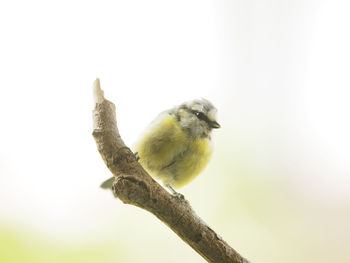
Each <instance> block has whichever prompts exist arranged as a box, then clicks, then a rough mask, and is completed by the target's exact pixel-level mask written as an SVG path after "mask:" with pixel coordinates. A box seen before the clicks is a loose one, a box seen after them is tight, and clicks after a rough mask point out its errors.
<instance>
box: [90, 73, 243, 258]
mask: <svg viewBox="0 0 350 263" xmlns="http://www.w3.org/2000/svg"><path fill="white" fill-rule="evenodd" d="M93 88H94V99H95V103H96V104H95V109H94V110H93V122H94V130H93V137H94V138H95V140H96V144H97V148H98V150H99V152H100V154H101V156H102V158H103V160H104V162H105V163H106V165H107V167H108V168H109V170H110V171H111V172H112V173H113V175H114V176H115V182H114V185H113V191H114V193H115V194H116V195H117V196H118V198H119V199H120V200H122V201H123V202H124V203H125V204H131V205H135V206H138V207H140V208H143V209H145V210H147V211H149V212H151V213H152V214H154V215H155V216H156V217H158V218H159V219H160V220H161V221H163V222H164V223H165V224H166V225H167V226H168V227H170V228H171V229H172V230H173V231H174V232H175V233H176V234H177V235H178V236H179V237H180V238H181V239H182V240H183V241H185V242H186V243H187V244H189V245H190V246H191V247H192V248H193V249H194V250H195V251H197V252H198V253H199V254H200V255H201V256H202V257H203V258H205V259H206V260H207V261H208V262H212V263H229V262H230V263H247V262H248V261H247V260H246V259H244V258H243V257H241V256H240V255H239V254H238V253H237V252H236V251H235V250H234V249H233V248H231V247H230V246H229V245H228V244H227V243H226V242H225V241H224V240H222V238H221V237H220V236H219V235H217V234H216V233H215V232H214V231H213V230H212V229H211V228H210V227H209V226H208V225H207V224H206V223H204V222H203V221H202V220H201V219H200V218H199V217H198V216H197V215H196V213H195V212H194V211H193V209H192V207H191V206H190V205H189V203H188V201H182V200H180V199H179V198H178V197H175V196H172V195H171V194H169V193H168V192H167V191H166V190H165V189H164V188H163V187H161V186H160V185H159V184H158V183H157V182H156V181H155V180H153V179H152V177H151V176H150V175H148V173H147V172H146V171H145V170H144V169H143V168H142V166H141V165H140V164H139V163H138V162H137V160H136V158H135V155H134V154H133V152H132V151H131V150H130V149H129V148H128V147H127V146H125V144H124V142H123V140H122V139H121V137H120V135H119V131H118V127H117V122H116V114H115V105H114V104H113V103H112V102H110V101H108V100H106V99H105V98H104V95H103V90H101V88H100V81H99V79H96V81H95V82H94V87H93Z"/></svg>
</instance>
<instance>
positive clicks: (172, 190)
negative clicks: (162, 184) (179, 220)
mask: <svg viewBox="0 0 350 263" xmlns="http://www.w3.org/2000/svg"><path fill="white" fill-rule="evenodd" d="M166 187H167V188H168V189H169V190H170V192H171V194H172V195H173V196H175V197H176V198H178V199H179V200H180V201H185V196H184V195H183V194H180V193H178V192H176V191H175V190H174V188H172V187H171V185H169V184H167V185H166Z"/></svg>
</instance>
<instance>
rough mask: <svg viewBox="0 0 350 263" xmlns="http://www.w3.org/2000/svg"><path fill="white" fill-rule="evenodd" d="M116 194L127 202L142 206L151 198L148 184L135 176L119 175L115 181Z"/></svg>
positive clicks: (114, 189) (114, 190)
mask: <svg viewBox="0 0 350 263" xmlns="http://www.w3.org/2000/svg"><path fill="white" fill-rule="evenodd" d="M113 192H114V194H115V195H116V196H117V197H118V198H119V199H120V200H122V201H123V203H125V204H132V205H137V206H139V207H141V208H143V207H144V204H146V203H148V201H149V199H150V190H149V188H148V186H147V184H146V183H145V182H144V181H142V180H138V179H137V178H135V177H131V176H127V175H119V176H118V177H117V178H116V180H115V181H114V183H113Z"/></svg>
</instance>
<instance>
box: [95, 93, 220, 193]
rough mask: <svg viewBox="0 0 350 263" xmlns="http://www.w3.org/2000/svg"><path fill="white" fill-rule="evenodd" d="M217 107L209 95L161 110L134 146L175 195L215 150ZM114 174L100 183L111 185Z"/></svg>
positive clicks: (148, 168) (144, 163) (149, 169)
mask: <svg viewBox="0 0 350 263" xmlns="http://www.w3.org/2000/svg"><path fill="white" fill-rule="evenodd" d="M216 118H217V109H216V108H215V106H214V105H213V104H212V103H211V102H210V101H209V100H207V99H204V98H201V99H195V100H192V101H187V102H184V103H182V104H180V105H177V106H175V107H173V108H171V109H168V110H165V111H163V112H161V113H160V114H159V115H158V116H157V117H156V118H155V119H154V120H153V121H152V122H151V123H150V124H149V125H148V127H147V128H146V130H145V131H144V132H143V133H142V135H141V136H140V138H139V140H137V142H136V143H135V145H134V147H133V150H134V152H135V155H136V157H137V159H138V161H139V163H140V164H141V165H142V167H143V168H144V169H145V170H146V171H147V172H148V173H149V174H150V175H151V176H153V177H154V178H156V179H159V180H160V181H161V182H162V183H163V184H164V186H166V187H167V188H168V189H169V190H170V191H171V193H172V194H173V195H176V196H178V197H179V198H181V199H183V198H184V197H183V195H182V194H180V193H178V192H176V190H175V189H179V188H181V187H183V186H184V185H186V184H188V183H189V182H191V181H192V180H193V179H194V178H196V177H197V176H198V175H199V174H200V173H201V172H202V171H203V170H204V168H205V167H206V166H207V164H208V163H209V160H210V159H211V156H212V153H213V142H212V130H213V129H218V128H220V127H221V126H220V124H219V123H218V122H217V120H216ZM113 182H114V177H112V178H110V179H108V180H106V181H105V182H103V183H102V184H101V187H102V188H105V189H111V188H112V184H113Z"/></svg>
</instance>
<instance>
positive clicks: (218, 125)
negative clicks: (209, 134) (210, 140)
mask: <svg viewBox="0 0 350 263" xmlns="http://www.w3.org/2000/svg"><path fill="white" fill-rule="evenodd" d="M210 127H212V128H214V129H219V128H220V127H221V126H220V124H219V123H217V121H211V122H210Z"/></svg>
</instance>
